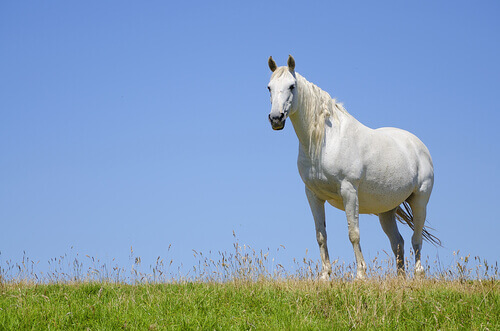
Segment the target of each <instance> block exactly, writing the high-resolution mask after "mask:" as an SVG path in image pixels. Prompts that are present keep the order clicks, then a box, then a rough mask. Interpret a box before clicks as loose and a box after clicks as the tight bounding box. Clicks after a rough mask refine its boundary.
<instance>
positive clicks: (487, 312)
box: [0, 278, 500, 330]
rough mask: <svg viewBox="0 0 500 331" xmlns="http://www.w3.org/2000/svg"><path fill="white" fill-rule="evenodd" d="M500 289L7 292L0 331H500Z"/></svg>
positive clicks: (202, 285)
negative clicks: (128, 330)
mask: <svg viewBox="0 0 500 331" xmlns="http://www.w3.org/2000/svg"><path fill="white" fill-rule="evenodd" d="M499 283H500V282H499V281H497V280H485V281H478V280H476V281H458V280H457V281H438V280H404V279H398V278H388V279H385V280H368V281H362V282H357V281H345V280H334V281H333V282H328V283H323V282H317V281H311V280H283V281H279V280H261V281H257V282H254V281H252V282H251V281H232V282H226V283H217V282H186V283H170V284H148V283H144V284H137V285H130V284H117V283H98V282H91V283H86V282H76V283H65V284H42V285H40V284H26V283H4V284H2V285H0V294H1V295H0V329H7V330H17V329H61V330H62V329H86V328H89V329H92V330H99V329H141V330H147V329H149V330H161V329H172V328H181V329H218V330H226V329H253V328H255V329H266V330H268V329H325V330H326V329H333V328H335V329H352V328H355V329H408V328H410V329H462V328H465V329H478V330H486V329H490V330H495V329H497V330H498V329H499V328H500V290H499Z"/></svg>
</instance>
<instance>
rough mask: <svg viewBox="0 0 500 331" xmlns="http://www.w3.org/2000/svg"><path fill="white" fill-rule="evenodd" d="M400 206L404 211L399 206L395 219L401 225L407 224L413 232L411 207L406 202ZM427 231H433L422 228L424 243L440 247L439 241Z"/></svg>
mask: <svg viewBox="0 0 500 331" xmlns="http://www.w3.org/2000/svg"><path fill="white" fill-rule="evenodd" d="M402 206H403V207H404V209H403V208H401V206H398V208H397V210H396V218H397V220H398V221H400V222H401V223H403V224H407V225H408V226H409V227H410V228H411V229H412V230H414V229H415V225H414V224H413V213H412V211H411V207H410V205H409V204H408V202H406V201H404V202H403V204H402ZM427 229H430V230H434V229H433V228H431V227H426V226H424V230H423V231H422V236H423V237H424V239H425V241H427V242H430V243H431V244H433V245H437V246H442V245H441V240H439V238H438V237H436V236H435V235H433V234H432V233H430V232H429V231H428V230H427Z"/></svg>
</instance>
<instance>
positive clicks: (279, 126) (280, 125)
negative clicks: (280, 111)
mask: <svg viewBox="0 0 500 331" xmlns="http://www.w3.org/2000/svg"><path fill="white" fill-rule="evenodd" d="M271 127H272V128H273V130H275V131H279V130H283V128H284V127H285V122H283V123H281V124H278V125H271Z"/></svg>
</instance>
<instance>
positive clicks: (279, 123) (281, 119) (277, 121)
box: [269, 113, 286, 130]
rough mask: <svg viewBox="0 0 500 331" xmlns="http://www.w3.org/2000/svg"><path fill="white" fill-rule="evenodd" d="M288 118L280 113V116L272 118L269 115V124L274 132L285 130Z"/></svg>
mask: <svg viewBox="0 0 500 331" xmlns="http://www.w3.org/2000/svg"><path fill="white" fill-rule="evenodd" d="M285 121H286V116H285V114H284V113H280V114H279V116H271V114H269V122H270V123H271V127H272V128H273V130H283V128H284V127H285Z"/></svg>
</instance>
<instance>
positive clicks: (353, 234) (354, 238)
mask: <svg viewBox="0 0 500 331" xmlns="http://www.w3.org/2000/svg"><path fill="white" fill-rule="evenodd" d="M359 239H360V238H359V229H349V240H350V241H351V243H352V244H353V245H354V244H359Z"/></svg>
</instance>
